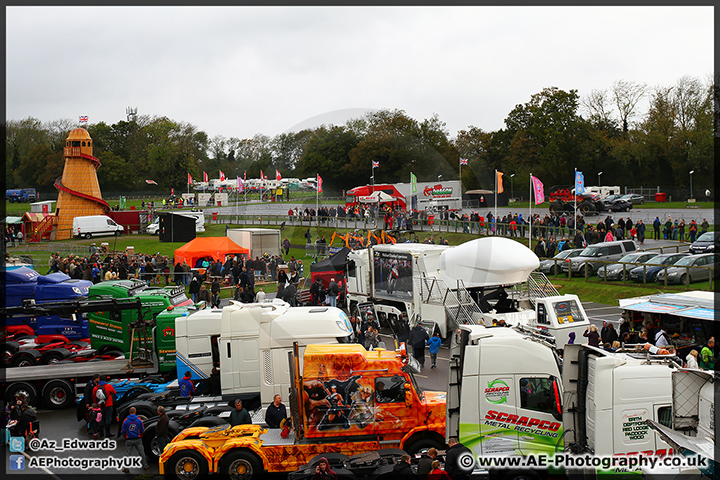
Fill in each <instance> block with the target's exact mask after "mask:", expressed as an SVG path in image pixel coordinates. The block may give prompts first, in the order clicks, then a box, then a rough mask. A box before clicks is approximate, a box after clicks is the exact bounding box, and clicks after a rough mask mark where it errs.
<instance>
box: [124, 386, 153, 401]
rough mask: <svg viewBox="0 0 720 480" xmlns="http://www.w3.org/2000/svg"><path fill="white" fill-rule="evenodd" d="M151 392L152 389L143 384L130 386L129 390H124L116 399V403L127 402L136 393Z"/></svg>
mask: <svg viewBox="0 0 720 480" xmlns="http://www.w3.org/2000/svg"><path fill="white" fill-rule="evenodd" d="M150 392H152V389H150V388H148V387H146V386H144V385H138V386H137V387H132V388H131V389H130V390H128V391H127V392H125V394H124V395H123V396H122V397H121V398H120V399H119V400H118V405H120V404H122V403H125V402H129V401H130V400H132V399H133V398H135V397H137V396H138V395H142V394H143V393H150Z"/></svg>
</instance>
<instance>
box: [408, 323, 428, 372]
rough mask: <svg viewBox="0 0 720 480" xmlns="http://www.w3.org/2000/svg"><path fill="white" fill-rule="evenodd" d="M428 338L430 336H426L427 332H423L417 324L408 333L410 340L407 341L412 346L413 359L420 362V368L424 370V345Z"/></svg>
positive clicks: (421, 327)
mask: <svg viewBox="0 0 720 480" xmlns="http://www.w3.org/2000/svg"><path fill="white" fill-rule="evenodd" d="M429 338H430V336H429V335H428V333H427V330H425V329H424V328H423V326H422V325H420V324H419V323H418V324H417V325H415V326H414V327H413V329H412V330H411V331H410V338H409V339H408V342H409V343H410V345H412V349H413V357H415V359H416V360H417V361H418V362H420V367H421V368H425V343H426V342H427V341H428V339H429Z"/></svg>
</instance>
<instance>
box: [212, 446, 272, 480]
mask: <svg viewBox="0 0 720 480" xmlns="http://www.w3.org/2000/svg"><path fill="white" fill-rule="evenodd" d="M218 473H219V474H220V476H222V477H224V478H231V479H233V480H250V479H253V478H260V477H261V476H262V473H263V466H262V462H261V461H260V459H259V458H258V457H257V456H256V455H255V454H253V453H250V452H248V451H245V450H237V451H230V452H228V453H226V454H225V456H224V457H223V458H221V459H220V464H219V468H218Z"/></svg>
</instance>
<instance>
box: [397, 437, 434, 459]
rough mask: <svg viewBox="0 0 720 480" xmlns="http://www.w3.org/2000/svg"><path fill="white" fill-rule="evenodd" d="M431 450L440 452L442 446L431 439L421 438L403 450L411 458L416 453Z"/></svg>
mask: <svg viewBox="0 0 720 480" xmlns="http://www.w3.org/2000/svg"><path fill="white" fill-rule="evenodd" d="M431 448H436V449H438V450H442V449H443V444H442V443H440V442H439V441H437V440H434V439H432V438H422V439H420V440H418V441H416V442H413V443H412V444H411V445H410V446H408V447H407V448H406V449H405V450H406V451H407V453H408V455H410V456H413V455H415V454H416V453H425V452H427V451H428V450H430V449H431Z"/></svg>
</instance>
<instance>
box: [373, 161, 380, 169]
mask: <svg viewBox="0 0 720 480" xmlns="http://www.w3.org/2000/svg"><path fill="white" fill-rule="evenodd" d="M372 162H373V166H372V167H373V168H377V167H379V166H380V162H377V161H375V160H373V161H372Z"/></svg>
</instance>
